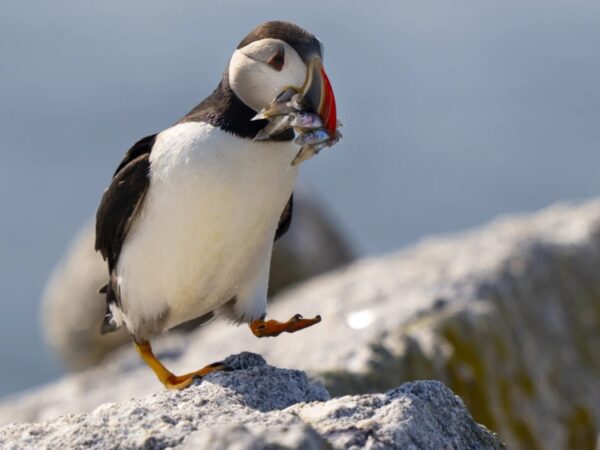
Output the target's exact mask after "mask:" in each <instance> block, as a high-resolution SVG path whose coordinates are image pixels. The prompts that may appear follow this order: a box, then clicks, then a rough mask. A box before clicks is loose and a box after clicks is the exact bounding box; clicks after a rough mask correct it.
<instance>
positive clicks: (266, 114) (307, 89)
mask: <svg viewBox="0 0 600 450" xmlns="http://www.w3.org/2000/svg"><path fill="white" fill-rule="evenodd" d="M263 119H266V120H268V121H269V123H268V124H267V125H266V126H265V128H263V129H262V130H260V131H259V132H258V133H257V135H256V136H255V138H254V139H255V140H257V141H261V140H266V139H270V138H271V137H272V136H274V135H276V134H278V133H281V132H283V131H285V130H287V129H289V128H293V129H294V130H295V131H296V134H297V136H296V139H295V140H294V142H295V143H296V144H298V145H300V147H301V148H300V151H299V152H298V154H297V155H296V157H295V158H294V160H293V161H292V163H291V164H292V165H296V164H299V163H301V162H303V161H306V160H307V159H309V158H311V157H312V156H314V155H316V154H318V153H319V152H320V151H321V150H322V149H323V148H325V147H331V146H333V145H335V144H336V143H337V142H338V141H339V140H340V139H341V138H342V134H341V133H340V132H339V130H338V127H340V126H341V125H342V124H341V123H340V122H339V121H338V120H337V110H336V104H335V96H334V94H333V88H332V87H331V83H330V82H329V77H327V73H326V72H325V69H323V63H322V61H321V58H319V57H315V58H313V59H311V60H310V61H309V63H308V67H307V70H306V78H305V80H304V84H303V85H302V86H300V87H296V86H288V87H287V88H285V89H284V90H283V91H282V92H281V93H280V94H279V95H277V97H275V99H274V100H273V101H272V102H271V103H270V104H269V105H268V106H267V107H266V108H263V109H262V110H261V111H259V113H258V114H257V115H256V116H254V117H253V118H252V120H263Z"/></svg>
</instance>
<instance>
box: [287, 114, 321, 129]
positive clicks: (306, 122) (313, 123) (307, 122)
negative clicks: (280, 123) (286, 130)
mask: <svg viewBox="0 0 600 450" xmlns="http://www.w3.org/2000/svg"><path fill="white" fill-rule="evenodd" d="M291 116H292V120H291V121H290V126H291V127H293V128H310V129H313V128H321V127H322V126H323V121H322V120H321V118H320V117H319V116H318V115H317V114H314V113H309V112H297V113H292V114H291Z"/></svg>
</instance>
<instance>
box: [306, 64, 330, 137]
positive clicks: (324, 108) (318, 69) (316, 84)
mask: <svg viewBox="0 0 600 450" xmlns="http://www.w3.org/2000/svg"><path fill="white" fill-rule="evenodd" d="M307 72H308V73H307V75H306V80H305V82H304V86H303V88H302V97H304V98H305V99H306V100H308V101H309V103H310V105H311V106H312V108H313V109H314V111H315V113H317V114H318V115H319V117H321V120H322V121H323V125H324V126H325V129H326V130H327V131H328V133H329V135H330V136H331V137H334V136H335V130H336V128H337V116H336V107H335V96H334V95H333V89H332V87H331V83H330V82H329V78H328V77H327V74H326V73H325V69H323V63H322V62H321V58H313V59H311V60H310V62H309V63H308V71H307Z"/></svg>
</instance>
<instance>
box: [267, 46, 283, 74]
mask: <svg viewBox="0 0 600 450" xmlns="http://www.w3.org/2000/svg"><path fill="white" fill-rule="evenodd" d="M267 64H268V65H269V66H271V67H272V68H273V69H275V70H276V71H277V72H280V71H281V69H283V65H284V64H285V54H284V50H283V49H279V50H277V53H275V54H274V55H273V56H271V59H269V60H268V61H267Z"/></svg>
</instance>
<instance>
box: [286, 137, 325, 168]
mask: <svg viewBox="0 0 600 450" xmlns="http://www.w3.org/2000/svg"><path fill="white" fill-rule="evenodd" d="M325 147H327V144H326V143H325V142H323V143H321V144H317V145H307V146H304V147H302V148H301V149H300V151H299V152H298V153H297V154H296V157H295V158H294V159H293V160H292V166H295V165H297V164H300V163H302V162H304V161H306V160H307V159H310V158H312V157H313V156H315V155H318V154H319V152H320V151H321V150H323V149H324V148H325Z"/></svg>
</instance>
